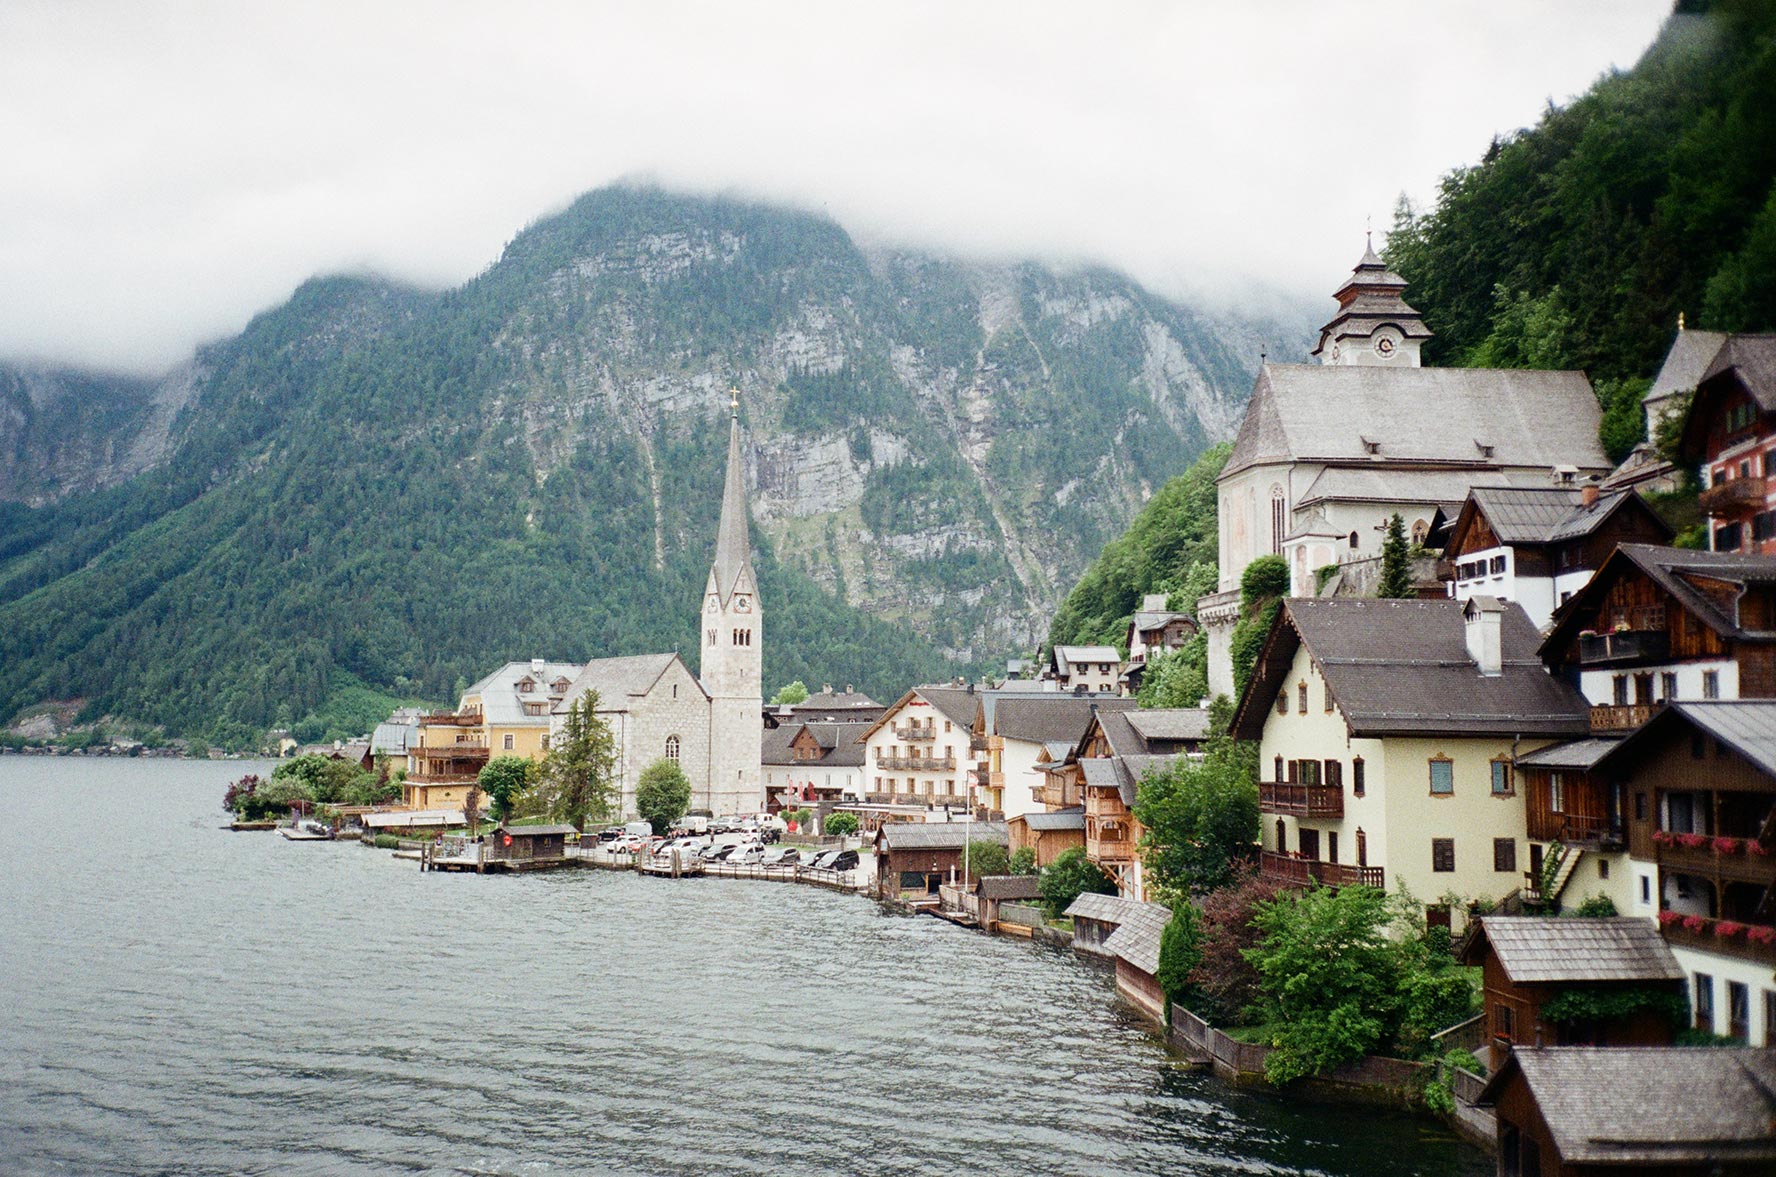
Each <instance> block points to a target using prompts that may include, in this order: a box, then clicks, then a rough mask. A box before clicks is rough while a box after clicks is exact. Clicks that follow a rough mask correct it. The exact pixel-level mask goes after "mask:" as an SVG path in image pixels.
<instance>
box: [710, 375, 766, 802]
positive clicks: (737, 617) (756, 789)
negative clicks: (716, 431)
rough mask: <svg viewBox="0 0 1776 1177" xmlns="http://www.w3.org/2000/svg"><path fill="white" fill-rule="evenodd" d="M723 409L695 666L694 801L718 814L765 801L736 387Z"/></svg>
mask: <svg viewBox="0 0 1776 1177" xmlns="http://www.w3.org/2000/svg"><path fill="white" fill-rule="evenodd" d="M728 411H729V414H730V419H729V421H728V471H727V480H726V482H725V483H724V484H723V486H722V510H721V523H720V524H719V525H718V526H717V527H716V532H715V560H714V561H713V562H712V563H711V564H710V566H709V587H708V588H706V589H704V591H703V626H702V628H703V658H702V664H701V667H700V670H699V673H698V678H699V680H700V681H701V682H702V684H703V690H704V691H705V692H706V693H707V694H708V696H709V787H708V792H707V793H706V794H704V795H703V797H702V798H700V801H701V805H700V807H704V808H708V809H709V810H710V811H711V812H712V813H715V814H717V815H718V816H719V815H722V814H729V813H755V812H757V811H759V810H760V809H762V808H763V807H764V804H765V795H764V788H763V785H762V783H761V778H760V762H761V756H760V753H761V743H760V741H761V740H762V739H763V736H764V705H765V701H764V674H763V670H764V661H763V647H764V641H765V629H764V615H763V614H764V610H763V609H761V608H760V606H759V599H758V583H757V580H756V578H755V576H754V574H753V571H752V538H751V534H750V532H749V529H748V515H747V510H746V459H745V455H744V454H742V453H741V450H740V394H739V393H738V392H736V393H734V394H733V399H732V400H731V401H730V402H729V403H728Z"/></svg>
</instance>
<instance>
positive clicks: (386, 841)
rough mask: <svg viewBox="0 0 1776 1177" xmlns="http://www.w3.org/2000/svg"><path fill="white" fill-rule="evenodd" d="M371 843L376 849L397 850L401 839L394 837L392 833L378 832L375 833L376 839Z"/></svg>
mask: <svg viewBox="0 0 1776 1177" xmlns="http://www.w3.org/2000/svg"><path fill="white" fill-rule="evenodd" d="M373 845H374V846H375V847H376V848H377V849H378V850H399V849H400V848H401V839H399V838H397V837H395V836H394V835H393V834H378V835H376V840H375V842H374V843H373Z"/></svg>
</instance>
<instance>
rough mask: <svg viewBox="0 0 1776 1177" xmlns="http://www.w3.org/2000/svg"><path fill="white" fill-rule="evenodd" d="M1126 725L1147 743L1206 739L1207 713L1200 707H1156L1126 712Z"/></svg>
mask: <svg viewBox="0 0 1776 1177" xmlns="http://www.w3.org/2000/svg"><path fill="white" fill-rule="evenodd" d="M1123 718H1125V719H1127V720H1128V725H1129V726H1130V727H1132V728H1134V729H1135V731H1136V732H1138V733H1140V735H1141V736H1142V737H1143V738H1144V739H1146V740H1147V741H1148V743H1153V742H1155V741H1160V740H1177V741H1181V742H1189V741H1193V740H1203V739H1207V738H1208V735H1209V713H1208V712H1207V711H1206V710H1204V709H1203V708H1201V707H1156V708H1152V709H1150V710H1140V711H1130V712H1126V713H1125V714H1124V716H1123Z"/></svg>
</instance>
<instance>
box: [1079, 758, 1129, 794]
mask: <svg viewBox="0 0 1776 1177" xmlns="http://www.w3.org/2000/svg"><path fill="white" fill-rule="evenodd" d="M1079 771H1080V772H1081V773H1082V774H1083V775H1084V777H1085V784H1086V786H1087V787H1088V788H1103V789H1114V788H1117V787H1119V786H1120V785H1121V784H1122V778H1121V777H1119V776H1118V775H1117V773H1116V758H1115V757H1113V756H1085V757H1081V758H1080V761H1079Z"/></svg>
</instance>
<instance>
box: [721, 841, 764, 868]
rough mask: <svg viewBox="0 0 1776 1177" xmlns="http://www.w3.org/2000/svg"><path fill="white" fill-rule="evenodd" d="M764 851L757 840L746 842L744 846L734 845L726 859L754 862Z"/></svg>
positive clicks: (735, 861) (738, 861) (761, 856)
mask: <svg viewBox="0 0 1776 1177" xmlns="http://www.w3.org/2000/svg"><path fill="white" fill-rule="evenodd" d="M764 853H765V852H764V849H763V848H762V847H761V846H759V844H758V843H757V842H748V843H746V844H745V845H744V846H736V847H734V850H733V852H732V853H731V854H729V855H728V859H727V860H728V861H729V862H732V863H739V864H745V863H754V862H757V861H758V860H759V859H760V858H763V857H764Z"/></svg>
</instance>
